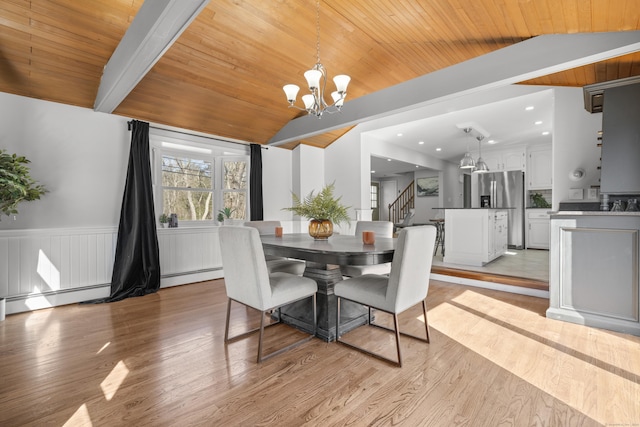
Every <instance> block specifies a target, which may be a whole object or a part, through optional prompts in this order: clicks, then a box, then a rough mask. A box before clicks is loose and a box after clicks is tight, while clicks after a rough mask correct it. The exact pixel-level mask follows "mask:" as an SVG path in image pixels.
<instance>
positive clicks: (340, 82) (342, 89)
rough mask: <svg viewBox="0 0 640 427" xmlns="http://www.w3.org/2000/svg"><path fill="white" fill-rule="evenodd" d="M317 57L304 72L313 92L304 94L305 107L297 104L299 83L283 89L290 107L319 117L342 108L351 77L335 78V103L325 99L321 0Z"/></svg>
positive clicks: (317, 21)
mask: <svg viewBox="0 0 640 427" xmlns="http://www.w3.org/2000/svg"><path fill="white" fill-rule="evenodd" d="M316 57H317V62H316V65H314V66H313V68H312V69H310V70H308V71H307V72H305V73H304V77H305V79H307V85H308V86H309V91H310V92H311V93H310V94H307V95H303V96H302V102H303V103H304V108H300V107H298V106H296V105H295V102H296V97H297V95H298V91H299V90H300V87H299V86H298V85H294V84H288V85H285V86H284V87H283V88H282V89H283V90H284V93H285V94H286V95H287V101H289V108H297V109H298V110H302V111H306V112H307V113H309V114H310V115H313V116H316V117H317V118H321V117H322V114H323V113H325V112H327V113H335V112H337V111H340V110H341V109H342V105H343V103H344V99H345V97H346V96H347V86H348V85H349V81H350V80H351V77H349V76H347V75H345V74H341V75H338V76H335V77H334V78H333V81H334V83H335V85H336V90H335V91H334V92H331V98H332V99H333V103H330V104H329V103H327V102H326V101H325V89H326V86H327V71H326V69H325V68H324V66H323V65H322V63H320V0H318V1H317V2H316Z"/></svg>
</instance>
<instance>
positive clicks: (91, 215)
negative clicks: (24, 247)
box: [0, 93, 130, 230]
mask: <svg viewBox="0 0 640 427" xmlns="http://www.w3.org/2000/svg"><path fill="white" fill-rule="evenodd" d="M126 122H127V118H125V117H119V116H115V115H111V114H104V113H96V112H94V111H93V110H90V109H87V108H79V107H74V106H69V105H63V104H57V103H53V102H48V101H41V100H36V99H31V98H26V97H22V96H17V95H10V94H7V93H0V148H4V149H6V150H7V152H9V153H17V154H19V155H24V156H26V157H27V158H28V159H29V160H31V164H30V165H29V167H30V169H31V176H32V177H33V178H34V179H35V180H37V181H38V182H39V183H41V184H43V185H44V186H46V188H47V189H48V190H49V193H47V194H45V195H44V196H43V197H42V198H41V199H40V200H37V201H33V202H23V203H21V204H19V205H18V212H19V215H17V216H16V219H15V220H13V219H12V218H9V217H6V216H4V217H2V218H1V219H2V221H1V222H0V230H9V229H33V228H55V227H104V226H114V225H117V224H118V221H119V218H120V207H121V204H122V194H123V189H124V182H125V175H126V171H127V162H128V157H129V141H130V136H129V132H128V130H127V123H126Z"/></svg>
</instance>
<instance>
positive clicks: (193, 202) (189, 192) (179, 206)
mask: <svg viewBox="0 0 640 427" xmlns="http://www.w3.org/2000/svg"><path fill="white" fill-rule="evenodd" d="M212 177H213V165H212V163H211V162H208V161H205V160H199V159H190V158H186V157H176V156H168V155H165V156H162V186H163V189H164V191H163V212H165V213H167V212H168V213H175V214H177V215H178V218H179V219H183V220H192V221H197V220H211V219H213V202H212V196H213V179H212Z"/></svg>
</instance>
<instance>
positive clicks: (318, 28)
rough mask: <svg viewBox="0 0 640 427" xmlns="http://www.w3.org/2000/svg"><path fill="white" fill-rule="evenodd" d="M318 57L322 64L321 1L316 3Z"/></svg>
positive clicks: (318, 0)
mask: <svg viewBox="0 0 640 427" xmlns="http://www.w3.org/2000/svg"><path fill="white" fill-rule="evenodd" d="M316 56H317V61H316V62H317V63H318V64H319V63H320V0H317V1H316Z"/></svg>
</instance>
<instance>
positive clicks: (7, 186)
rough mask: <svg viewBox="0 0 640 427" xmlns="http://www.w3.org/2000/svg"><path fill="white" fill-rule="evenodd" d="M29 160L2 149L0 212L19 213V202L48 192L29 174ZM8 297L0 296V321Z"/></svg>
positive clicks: (0, 157) (2, 318)
mask: <svg viewBox="0 0 640 427" xmlns="http://www.w3.org/2000/svg"><path fill="white" fill-rule="evenodd" d="M29 163H30V162H29V160H28V159H27V158H26V157H24V156H18V155H17V154H7V153H6V151H5V150H0V212H2V213H3V214H5V215H7V216H9V215H17V214H18V203H20V202H29V201H32V200H38V199H40V196H42V195H43V194H45V193H46V192H47V190H46V188H44V186H42V185H40V184H38V183H37V182H36V181H34V179H33V178H31V176H30V175H29V167H28V166H27V164H29ZM5 310H6V299H5V298H4V296H0V321H2V320H4V318H5V312H6V311H5Z"/></svg>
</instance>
